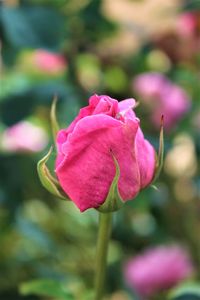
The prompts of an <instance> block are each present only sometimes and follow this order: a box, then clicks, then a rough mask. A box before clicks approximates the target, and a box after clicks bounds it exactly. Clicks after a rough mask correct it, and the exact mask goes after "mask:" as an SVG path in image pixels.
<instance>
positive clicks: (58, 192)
mask: <svg viewBox="0 0 200 300" xmlns="http://www.w3.org/2000/svg"><path fill="white" fill-rule="evenodd" d="M52 149H53V147H51V148H50V150H49V152H48V153H47V154H46V155H45V156H44V157H43V158H42V159H41V160H40V161H39V162H38V164H37V171H38V176H39V178H40V181H41V183H42V185H43V186H44V187H45V188H46V190H47V191H49V192H50V193H51V194H53V195H54V196H56V197H58V198H61V199H63V200H69V199H68V198H67V195H66V194H65V193H64V192H63V191H62V188H61V187H60V184H59V182H58V181H57V180H56V179H55V178H54V177H53V176H52V175H51V173H50V171H49V169H48V168H47V166H46V162H47V161H48V159H49V157H50V155H51V153H52Z"/></svg>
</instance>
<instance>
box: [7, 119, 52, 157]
mask: <svg viewBox="0 0 200 300" xmlns="http://www.w3.org/2000/svg"><path fill="white" fill-rule="evenodd" d="M47 143H48V137H47V134H46V132H45V131H44V130H43V129H42V128H41V127H38V126H36V125H33V124H32V123H30V122H27V121H22V122H19V123H17V124H15V125H13V126H11V127H9V128H7V129H6V130H5V131H4V133H3V135H2V138H1V147H2V148H3V150H5V151H11V152H38V151H41V150H42V149H44V147H45V146H46V145H47Z"/></svg>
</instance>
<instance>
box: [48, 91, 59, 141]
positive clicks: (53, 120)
mask: <svg viewBox="0 0 200 300" xmlns="http://www.w3.org/2000/svg"><path fill="white" fill-rule="evenodd" d="M57 101H58V98H57V96H55V97H54V99H53V102H52V105H51V111H50V119H51V129H52V133H53V138H54V142H55V141H56V136H57V133H58V131H59V129H60V128H59V125H58V121H57V118H56V104H57Z"/></svg>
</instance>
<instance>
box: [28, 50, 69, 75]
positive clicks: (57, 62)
mask: <svg viewBox="0 0 200 300" xmlns="http://www.w3.org/2000/svg"><path fill="white" fill-rule="evenodd" d="M33 60H34V63H35V66H36V67H37V68H39V69H40V70H41V71H43V72H48V73H50V74H52V75H53V74H57V73H62V72H64V71H65V69H66V60H65V58H64V57H63V56H62V55H60V54H55V53H52V52H48V51H46V50H43V49H38V50H36V51H35V52H34V53H33Z"/></svg>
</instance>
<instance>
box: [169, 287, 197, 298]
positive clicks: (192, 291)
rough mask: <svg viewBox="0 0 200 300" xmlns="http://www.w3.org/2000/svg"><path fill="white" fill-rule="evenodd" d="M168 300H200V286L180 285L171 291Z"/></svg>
mask: <svg viewBox="0 0 200 300" xmlns="http://www.w3.org/2000/svg"><path fill="white" fill-rule="evenodd" d="M169 300H200V284H197V283H187V284H182V285H181V286H178V287H176V288H174V289H173V290H172V292H171V293H170V295H169Z"/></svg>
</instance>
